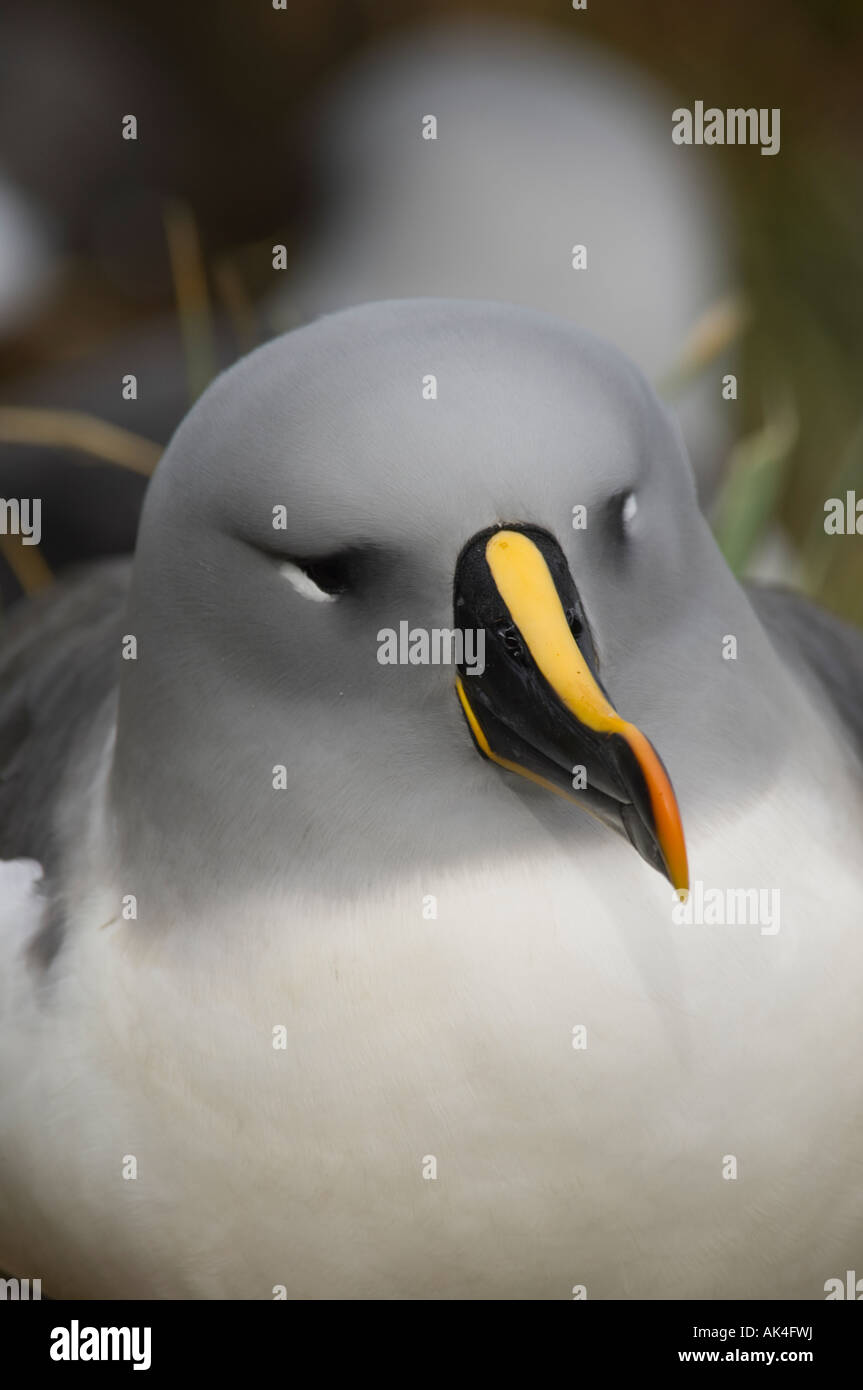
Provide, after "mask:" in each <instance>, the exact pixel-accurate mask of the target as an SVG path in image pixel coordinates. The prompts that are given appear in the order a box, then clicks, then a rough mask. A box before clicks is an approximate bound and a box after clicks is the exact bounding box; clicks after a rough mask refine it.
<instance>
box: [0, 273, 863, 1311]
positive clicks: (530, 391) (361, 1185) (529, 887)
mask: <svg viewBox="0 0 863 1390" xmlns="http://www.w3.org/2000/svg"><path fill="white" fill-rule="evenodd" d="M430 375H431V376H433V377H434V378H435V382H436V394H435V395H434V396H433V397H431V396H429V393H428V391H427V390H425V389H424V383H427V380H428V377H429V376H430ZM576 518H578V519H579V524H578V525H574V524H573V523H574V521H575V520H576ZM582 523H583V524H582ZM402 622H408V623H409V624H410V626H411V629H412V630H414V629H417V630H424V631H427V632H429V631H432V630H433V629H440V630H444V629H453V630H455V629H458V630H462V631H463V630H470V631H473V632H474V633H475V634H480V633H481V634H482V635H483V639H484V652H485V660H484V661H483V662H482V663H477V664H476V665H475V668H474V669H468V668H467V666H466V665H464V664H463V665H462V667H461V669H459V667H458V665H457V664H456V665H454V666H447V665H446V664H442V663H423V662H421V661H420V662H416V663H414V662H411V661H410V660H408V661H406V662H393V663H382V662H381V661H379V660H378V651H379V634H380V633H381V632H382V631H384V630H388V629H391V630H395V631H398V630H399V626H400V624H401V623H402ZM861 676H863V658H861V654H860V644H859V641H858V639H857V638H856V636H855V634H853V633H850V632H849V631H848V630H847V629H845V628H844V627H843V626H842V625H841V624H838V623H834V622H832V620H829V619H826V618H824V617H822V615H820V614H819V613H818V611H817V610H816V609H815V608H814V607H810V606H807V605H801V604H799V603H796V602H795V601H794V600H792V599H787V598H785V597H783V596H782V595H776V594H773V593H766V594H761V595H760V596H757V597H755V598H753V597H751V596H749V595H747V593H746V592H744V590H743V589H742V588H741V587H740V585H739V584H738V583H737V581H736V580H735V579H734V577H733V576H732V575H731V573H730V571H729V570H728V569H727V567H726V565H725V563H724V561H723V559H722V558H721V556H720V554H719V552H718V550H717V548H716V545H715V543H714V541H713V540H712V538H711V535H710V532H709V530H708V528H707V525H706V523H705V521H704V519H703V518H702V516H701V514H700V512H699V509H698V507H697V505H696V498H695V488H694V484H693V479H692V475H691V470H690V467H689V464H688V462H687V459H686V456H685V452H684V449H683V447H682V444H681V440H680V436H679V431H678V429H677V427H676V426H675V425H674V424H673V423H672V421H671V418H670V416H669V415H668V413H667V412H666V410H665V409H664V407H662V406H661V405H660V403H659V402H658V400H657V398H656V397H655V395H654V394H653V392H652V390H651V388H650V387H649V386H648V385H647V383H646V382H645V380H644V379H643V378H642V376H641V375H640V373H639V371H638V370H637V369H636V368H635V367H634V366H633V365H631V364H630V363H629V362H628V360H627V359H626V358H624V357H623V356H622V355H621V354H620V353H619V352H618V351H617V349H615V348H612V347H611V346H608V345H605V344H603V343H601V342H600V341H598V340H596V339H594V338H593V337H591V336H590V335H589V334H587V333H585V332H584V331H582V330H580V329H578V328H577V327H575V326H574V325H572V324H569V323H565V322H562V321H557V320H556V319H555V318H553V317H550V316H546V315H544V314H541V313H538V312H535V311H532V310H527V309H523V308H514V307H508V306H505V305H501V304H491V303H468V302H464V303H463V302H457V301H445V300H444V301H435V300H419V301H399V302H395V301H394V302H388V303H381V304H374V305H365V306H360V307H356V308H352V309H349V310H346V311H343V312H340V313H336V314H333V315H331V316H328V317H325V318H322V319H320V320H318V321H316V322H314V323H312V324H310V325H307V326H305V327H303V328H301V329H298V330H297V331H296V332H293V333H290V334H288V335H286V336H284V337H281V338H279V339H277V340H274V341H273V342H271V343H269V344H267V345H266V346H264V347H262V348H260V349H258V350H257V351H256V352H254V353H252V354H251V355H250V356H248V357H247V358H245V359H243V360H242V361H240V362H239V363H238V364H237V365H235V366H234V367H233V368H231V370H229V371H228V372H226V373H225V374H224V375H222V376H221V377H219V378H218V379H217V380H216V381H215V382H214V384H213V385H212V386H211V387H210V388H209V389H208V391H207V392H206V393H205V394H204V395H203V397H202V398H201V399H200V400H199V402H198V403H197V404H196V405H195V407H194V408H193V409H192V410H191V412H190V413H189V415H188V416H187V417H186V419H185V421H184V422H183V424H182V425H181V426H180V428H179V430H178V431H177V433H176V435H175V437H174V439H173V441H172V443H171V445H170V447H169V448H168V450H167V452H166V454H165V456H164V458H163V460H162V462H161V464H160V466H159V468H158V469H157V472H156V474H155V476H154V478H153V481H152V484H151V487H150V489H149V492H148V496H147V499H146V504H145V510H144V516H143V522H142V526H141V531H140V535H139V540H138V546H137V550H136V554H135V556H134V561H133V562H132V564H131V567H129V566H127V564H126V562H125V561H114V562H108V563H105V564H102V565H100V566H97V567H95V568H93V569H92V570H89V571H85V572H84V573H82V574H80V575H79V576H78V577H77V578H74V579H73V578H70V579H69V580H68V581H67V582H65V583H63V584H60V585H58V586H57V587H56V589H55V590H54V591H52V592H51V593H49V594H48V595H46V596H42V597H40V598H39V599H38V600H34V601H32V602H28V603H26V604H24V605H22V606H21V607H19V608H18V609H17V611H15V612H13V614H12V615H10V618H9V622H8V624H7V627H6V629H5V631H4V636H3V645H2V653H0V689H2V696H0V856H2V858H3V860H4V863H3V864H2V867H0V874H2V877H0V890H2V909H0V1004H2V1007H0V1020H2V1021H0V1267H2V1268H3V1269H4V1270H5V1271H7V1272H8V1273H13V1274H17V1275H19V1276H22V1277H27V1276H31V1275H38V1276H39V1277H41V1279H42V1281H43V1289H44V1292H45V1293H46V1294H50V1295H52V1296H55V1297H71V1296H86V1297H109V1298H116V1297H120V1298H132V1297H145V1298H148V1297H173V1298H216V1297H218V1298H225V1297H227V1298H244V1299H257V1298H264V1299H269V1298H273V1297H283V1296H286V1297H289V1298H383V1299H392V1298H395V1299H398V1298H433V1299H434V1298H458V1299H471V1298H503V1299H510V1298H543V1299H544V1298H550V1299H556V1298H561V1299H569V1298H572V1297H582V1296H586V1297H589V1298H630V1297H648V1298H656V1297H664V1298H710V1297H724V1298H729V1297H739V1298H771V1297H776V1298H784V1297H812V1298H819V1297H823V1296H824V1293H823V1289H824V1285H825V1282H826V1281H827V1280H828V1279H830V1278H835V1277H840V1278H841V1277H842V1276H843V1273H844V1271H845V1270H846V1269H849V1268H854V1260H855V1259H856V1258H857V1257H858V1256H859V1240H860V1232H861V1208H863V1190H861V1186H860V1183H859V1171H860V1162H861V1157H863V1149H861V1126H860V1090H861V1087H860V1081H859V1076H858V1074H857V1071H858V1069H857V1068H855V1067H854V1066H853V1065H849V1059H853V1058H854V1057H855V1056H856V1055H857V1053H858V1052H859V1050H860V1046H861V1043H862V1042H863V1018H861V1011H860V1008H859V997H860V988H861V981H863V938H861V933H860V930H859V916H860V915H859V903H860V894H861V887H863V868H861V862H860V856H859V853H858V848H859V846H858V839H859V824H860V817H861V810H863V806H861V789H860V780H861V766H860V756H861V718H860V711H859V698H858V697H859V690H860V678H861ZM855 682H856V686H855ZM687 886H688V887H689V889H690V893H691V897H690V899H687V901H688V902H693V901H694V900H695V893H694V889H695V887H696V886H699V893H700V897H699V902H703V901H705V900H706V896H705V895H706V894H707V893H711V894H714V895H715V894H717V893H719V894H720V896H721V895H723V894H724V895H726V897H727V898H729V900H730V899H731V895H737V894H739V893H745V894H749V893H750V892H751V891H754V890H758V892H761V891H762V890H770V891H771V892H772V891H773V890H774V889H775V890H778V892H779V894H780V899H779V901H780V903H781V919H780V920H779V922H778V924H777V923H775V922H774V924H773V925H778V929H777V930H773V929H772V927H771V929H770V930H768V931H765V930H764V929H763V927H764V923H763V922H762V923H759V921H758V919H757V914H756V915H754V916H753V918H752V920H748V919H747V920H741V914H739V913H738V915H737V917H736V918H735V917H734V914H732V913H729V914H728V920H721V913H720V914H717V913H715V912H714V913H713V914H712V915H710V914H707V913H704V914H702V916H703V917H704V920H701V919H700V918H699V916H698V914H693V913H690V919H691V920H686V919H685V918H681V914H680V909H681V905H682V903H683V899H684V897H685V894H686V889H687ZM747 901H748V898H747ZM754 901H756V902H757V901H758V898H757V897H756V899H755V900H754ZM743 917H744V918H745V917H746V914H743Z"/></svg>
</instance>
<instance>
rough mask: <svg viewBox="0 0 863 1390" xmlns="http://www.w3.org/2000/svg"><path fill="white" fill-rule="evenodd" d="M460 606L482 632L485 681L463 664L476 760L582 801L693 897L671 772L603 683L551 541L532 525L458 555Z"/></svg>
mask: <svg viewBox="0 0 863 1390" xmlns="http://www.w3.org/2000/svg"><path fill="white" fill-rule="evenodd" d="M454 598H455V626H456V628H461V629H463V630H466V629H470V628H474V629H476V630H477V633H478V634H479V633H484V643H485V660H484V668H483V670H482V673H481V674H479V673H476V674H473V673H472V671H471V668H469V667H465V666H460V667H459V678H458V682H457V690H458V695H459V699H460V701H461V705H462V709H463V711H464V714H465V718H466V719H467V722H468V727H469V728H470V731H471V734H472V736H473V740H474V743H475V744H476V746H477V749H478V750H479V752H480V753H481V754H482V755H483V756H484V757H487V758H490V759H491V760H492V761H493V762H496V763H497V764H499V765H500V766H502V767H504V768H506V769H507V770H508V771H511V772H516V773H519V774H520V775H521V776H524V777H528V778H530V779H531V780H532V781H534V782H538V783H539V784H540V785H542V786H545V787H547V788H548V789H549V790H550V791H555V792H558V793H560V794H562V795H564V796H566V797H568V798H569V799H571V800H573V801H575V802H576V804H578V805H580V806H581V807H582V808H583V809H584V810H587V811H590V812H591V813H592V814H593V815H595V816H597V817H598V818H599V819H600V820H602V821H604V822H605V824H606V825H608V826H610V827H611V828H612V829H614V830H617V831H618V832H619V833H620V834H622V835H624V836H625V837H626V838H627V839H628V840H629V841H630V843H631V844H632V845H634V847H635V848H636V849H637V850H638V852H639V854H640V855H641V856H642V858H643V859H645V860H646V861H647V863H648V864H651V865H652V866H653V868H655V869H657V870H658V871H659V872H660V873H662V874H664V875H665V877H666V878H667V879H668V880H669V882H670V883H671V884H672V885H673V887H674V888H676V889H678V890H679V891H685V890H687V889H688V887H689V874H688V868H687V860H686V844H685V840H684V836H683V826H682V824H681V820H680V813H679V811H678V808H677V801H676V798H675V795H674V791H673V788H672V786H671V782H670V780H669V777H668V774H667V772H666V770H665V767H664V765H663V763H662V760H661V759H660V757H659V754H658V753H657V752H656V750H655V748H654V747H653V745H652V744H651V743H650V742H649V740H648V739H647V738H646V737H645V735H644V734H643V733H641V731H640V730H639V729H637V728H636V727H635V725H634V724H630V723H628V722H627V721H626V720H624V719H621V717H620V715H619V714H618V713H617V711H616V710H615V709H614V707H613V706H612V703H611V701H610V699H609V697H608V695H607V693H606V691H605V688H604V687H603V685H602V683H601V681H600V679H599V673H598V663H597V658H596V649H595V646H594V643H593V639H592V637H591V634H590V628H589V626H588V622H587V617H586V615H585V612H584V609H583V607H582V604H581V599H580V598H579V594H578V590H577V588H576V585H575V581H574V580H573V578H572V575H571V573H570V570H569V566H568V564H567V562H566V558H565V556H564V554H563V551H562V550H561V548H560V546H559V545H558V543H557V541H556V540H555V539H554V537H553V536H551V535H550V534H549V533H548V532H547V531H544V530H542V529H541V528H540V527H536V526H528V525H518V526H510V527H506V528H497V527H492V528H490V529H488V530H486V531H481V532H480V533H479V534H478V535H476V536H474V537H473V539H472V540H470V541H469V542H468V544H467V545H466V546H465V547H464V549H463V550H462V552H461V554H460V556H459V559H458V563H457V565H456V575H455V594H454Z"/></svg>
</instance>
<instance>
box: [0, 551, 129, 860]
mask: <svg viewBox="0 0 863 1390" xmlns="http://www.w3.org/2000/svg"><path fill="white" fill-rule="evenodd" d="M129 570H130V566H129V562H128V561H126V560H111V561H106V562H104V563H102V564H99V565H95V566H93V567H92V568H91V567H88V568H87V569H86V570H85V571H82V572H81V573H80V574H78V575H72V576H71V577H70V578H69V579H66V580H63V581H61V582H60V583H58V584H57V585H56V586H54V587H52V588H51V589H49V590H47V591H46V593H44V594H41V595H39V596H37V597H34V598H31V599H28V600H25V601H22V602H20V603H17V604H16V605H15V606H14V607H13V608H12V610H11V612H10V613H9V615H8V616H7V617H4V621H3V626H2V629H0V859H17V858H32V859H38V860H39V861H40V862H41V863H42V864H43V865H44V866H45V868H46V871H47V870H49V869H50V868H51V867H52V866H53V862H54V859H55V853H56V845H55V840H54V815H53V807H54V805H55V801H56V794H57V788H58V787H59V785H60V783H61V780H62V777H63V773H64V772H65V770H66V767H67V765H68V763H69V760H70V757H71V756H73V754H74V751H75V748H76V745H77V744H78V742H79V741H80V739H81V738H82V736H83V735H84V734H85V733H86V732H87V730H88V728H90V727H91V726H92V724H93V721H94V719H95V717H96V715H97V712H98V711H99V710H100V708H103V707H104V705H105V701H106V700H107V699H108V697H109V696H110V694H111V692H112V690H113V688H114V686H115V685H116V682H117V677H118V674H119V663H120V660H121V655H120V653H121V637H122V630H123V617H124V612H125V607H126V596H127V591H128V579H129Z"/></svg>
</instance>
